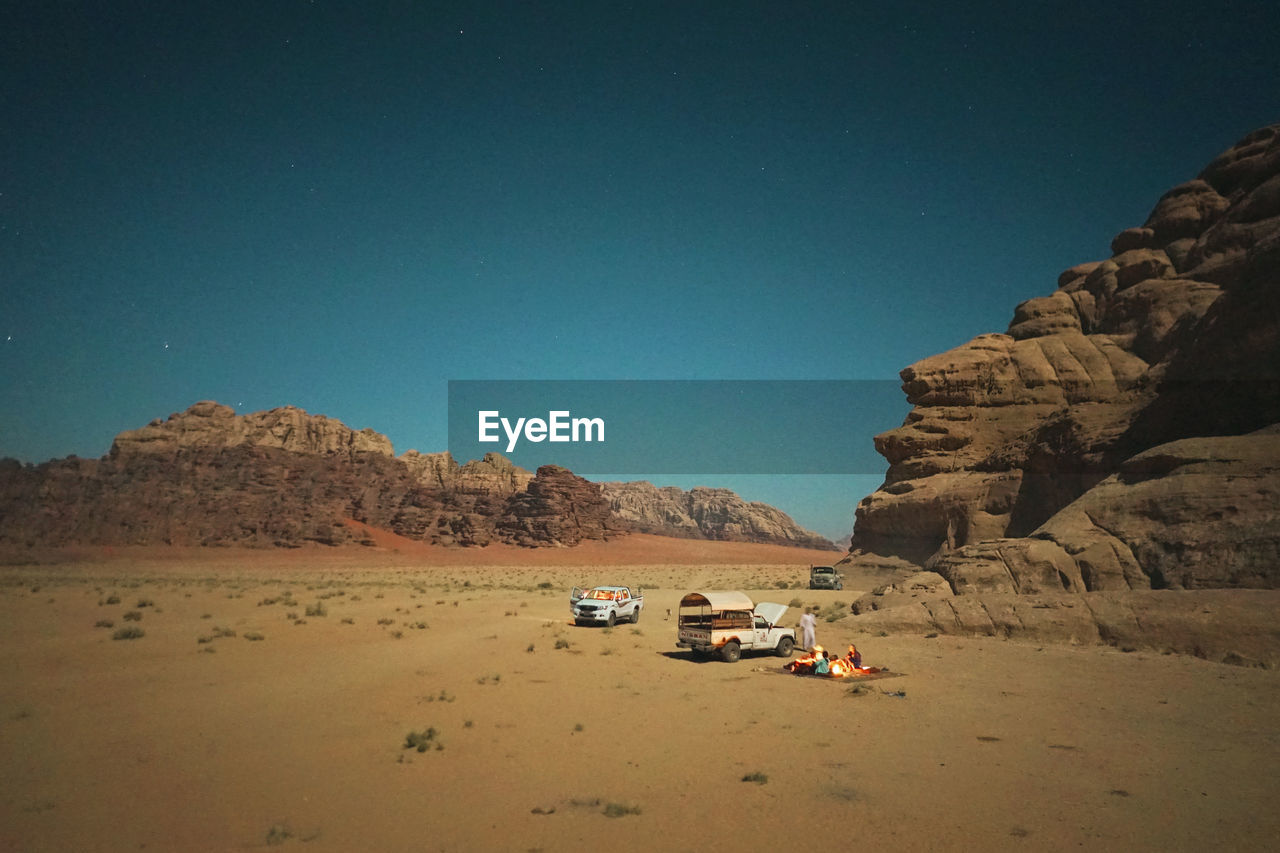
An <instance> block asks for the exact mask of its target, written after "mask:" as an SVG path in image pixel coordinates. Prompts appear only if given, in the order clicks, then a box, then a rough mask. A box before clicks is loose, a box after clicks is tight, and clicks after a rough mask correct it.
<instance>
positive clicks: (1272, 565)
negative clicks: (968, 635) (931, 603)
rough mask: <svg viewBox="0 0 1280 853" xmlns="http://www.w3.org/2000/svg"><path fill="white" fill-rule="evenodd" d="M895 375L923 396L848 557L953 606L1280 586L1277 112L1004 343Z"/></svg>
mask: <svg viewBox="0 0 1280 853" xmlns="http://www.w3.org/2000/svg"><path fill="white" fill-rule="evenodd" d="M901 377H902V381H903V390H904V392H905V393H906V395H907V398H908V401H909V402H910V403H911V404H912V405H913V407H914V408H913V409H912V411H911V412H910V414H909V415H908V416H907V418H906V421H905V422H904V423H903V425H902V426H901V427H899V428H898V429H895V430H891V431H889V432H887V433H884V434H882V435H879V436H877V437H876V439H875V441H876V448H877V450H878V451H879V452H880V453H881V454H882V455H883V456H884V457H885V458H886V460H888V462H889V470H888V473H887V476H886V479H885V483H884V485H883V486H882V487H881V488H880V489H879V490H878V491H876V492H875V493H873V494H872V495H869V496H868V497H867V498H865V499H864V500H863V501H862V502H861V503H860V505H859V507H858V510H857V516H856V524H855V528H854V536H853V540H852V549H851V552H850V554H851V557H852V560H853V562H854V564H855V565H863V566H875V567H884V566H896V567H899V568H901V569H902V570H903V571H902V574H904V575H905V574H906V573H908V572H909V571H910V570H913V569H914V570H919V569H923V568H927V569H929V570H931V571H932V572H934V573H936V575H937V576H939V577H940V578H941V579H942V580H943V581H945V584H944V585H943V586H944V587H945V590H946V594H947V595H958V596H960V597H961V598H963V597H964V595H965V594H974V593H977V594H989V595H997V596H998V595H1036V594H1048V593H1051V592H1052V593H1056V594H1062V593H1070V594H1077V595H1083V594H1089V593H1095V592H1115V591H1130V590H1133V591H1147V592H1149V591H1151V590H1164V589H1175V590H1206V589H1240V588H1249V589H1258V588H1266V589H1275V588H1280V427H1277V424H1280V125H1277V126H1272V127H1267V128H1263V129H1261V130H1258V131H1256V132H1254V133H1251V134H1249V135H1248V136H1246V137H1245V138H1244V139H1242V140H1241V141H1240V142H1239V143H1237V144H1236V145H1234V146H1233V147H1231V148H1230V149H1229V150H1227V151H1226V152H1225V153H1223V154H1222V155H1221V156H1219V157H1217V158H1216V159H1215V160H1214V161H1213V162H1212V163H1210V164H1209V165H1208V166H1207V167H1206V168H1205V169H1204V170H1203V171H1202V172H1201V173H1200V174H1199V176H1198V177H1196V178H1195V179H1193V180H1191V181H1188V182H1187V183H1184V184H1182V185H1180V186H1178V187H1175V188H1173V189H1172V190H1170V191H1169V192H1167V193H1165V195H1164V196H1163V197H1161V198H1160V199H1159V200H1158V201H1157V202H1156V204H1155V207H1154V209H1153V210H1152V212H1151V214H1150V216H1149V217H1148V218H1147V220H1146V222H1145V223H1143V225H1142V226H1140V227H1136V228H1130V229H1127V230H1125V231H1122V232H1121V233H1120V234H1118V235H1117V236H1116V237H1115V239H1114V240H1113V241H1112V244H1111V255H1110V257H1108V258H1106V259H1104V260H1101V261H1094V262H1090V263H1086V264H1081V265H1079V266H1075V267H1072V268H1071V269H1068V270H1067V271H1065V272H1064V273H1062V275H1061V276H1060V277H1059V279H1058V286H1057V289H1056V290H1055V291H1054V292H1052V293H1051V294H1049V295H1048V296H1041V297H1036V298H1033V299H1030V300H1028V301H1026V302H1024V303H1022V304H1021V305H1019V306H1018V307H1017V308H1016V309H1015V311H1014V315H1013V320H1012V322H1011V323H1010V324H1009V328H1008V329H1007V330H1006V332H1005V333H1004V334H986V335H980V336H979V337H977V338H975V339H974V340H972V341H970V342H969V343H967V344H965V345H964V346H961V347H958V348H957V349H954V350H951V351H949V352H945V353H942V354H940V355H935V356H931V357H929V358H926V359H924V360H923V361H920V362H917V363H916V364H913V365H911V366H910V367H908V368H906V369H905V370H903V371H902V373H901ZM919 580H920V579H919V578H917V586H918V587H919ZM924 587H929V588H930V589H933V590H934V591H937V589H938V586H937V584H932V585H931V584H928V583H926V584H925V585H924ZM924 587H919V589H924ZM919 589H918V590H917V593H918V595H919V596H923V598H926V599H927V598H930V597H932V596H931V595H930V594H926V593H920V592H919ZM884 594H886V593H885V591H883V590H882V594H881V595H880V596H879V597H878V598H877V597H876V596H872V597H869V598H868V600H867V601H865V602H862V603H861V604H860V605H858V609H861V610H864V611H865V610H872V609H881V608H882V606H883V605H884V604H885V599H884ZM891 598H892V596H891ZM958 600H960V599H957V601H958ZM1156 600H1157V601H1159V600H1162V599H1160V598H1157V599H1156ZM1163 600H1168V599H1163ZM1024 609H1025V608H1024ZM1130 615H1131V616H1132V613H1131V614H1130ZM946 618H949V617H944V618H943V619H942V620H940V621H943V622H945V621H946ZM988 623H990V620H988ZM1098 624H1101V623H1098Z"/></svg>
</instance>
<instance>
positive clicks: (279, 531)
mask: <svg viewBox="0 0 1280 853" xmlns="http://www.w3.org/2000/svg"><path fill="white" fill-rule="evenodd" d="M616 485H617V486H618V488H619V489H621V490H623V491H628V490H629V489H630V492H632V493H634V492H637V490H638V491H639V492H643V493H645V494H651V493H653V494H656V490H654V488H653V486H651V485H649V484H648V483H642V484H616ZM632 485H634V486H635V488H631V486H632ZM677 496H678V498H677ZM669 500H670V502H671V504H672V506H675V505H676V504H678V505H679V506H680V510H679V515H680V519H681V524H687V525H688V527H687V529H686V528H683V527H682V528H677V527H676V526H674V525H665V526H662V529H658V526H652V527H646V529H652V530H653V531H654V532H658V533H666V534H667V535H684V536H695V537H706V538H714V539H734V540H738V541H757V542H780V543H783V544H794V545H808V546H813V545H821V544H828V545H829V543H826V542H825V540H822V539H821V538H820V537H817V536H816V535H815V534H811V533H809V532H808V531H805V530H802V529H801V528H799V527H798V526H797V525H796V524H795V523H794V522H793V521H792V520H791V519H790V518H789V517H787V516H786V514H785V513H782V512H781V511H779V510H777V509H774V508H773V507H770V506H767V505H765V504H748V503H746V502H745V501H743V500H742V499H741V498H739V497H738V496H737V495H735V494H734V493H733V492H730V491H727V490H723V489H695V490H693V491H692V492H690V493H684V492H681V491H680V490H679V489H676V490H673V494H672V495H671V496H670V498H669ZM616 506H617V504H616V503H615V502H613V501H611V500H610V499H608V498H607V497H606V495H605V494H604V493H603V491H602V488H601V486H600V485H598V484H595V483H590V482H588V481H587V480H584V479H582V478H581V477H578V476H576V475H575V474H573V473H572V472H571V471H568V470H566V469H564V468H560V467H557V466H554V465H549V466H544V467H543V468H541V469H539V471H538V473H537V475H534V474H532V473H530V472H528V471H526V470H524V469H523V468H519V467H517V466H515V465H513V464H512V463H511V462H510V460H508V459H506V458H505V457H503V456H501V455H499V454H497V453H488V454H486V455H485V457H484V458H483V459H478V460H471V461H469V462H466V463H464V464H462V465H459V464H458V463H457V462H456V461H455V460H454V458H453V457H452V456H451V455H450V454H449V453H447V452H444V453H418V452H417V451H414V450H410V451H408V452H407V453H405V454H404V455H402V456H400V457H395V456H394V455H393V450H392V446H391V442H390V441H389V440H388V439H387V438H386V437H385V436H383V435H380V434H379V433H376V432H374V431H373V430H370V429H364V430H353V429H351V428H349V427H347V426H346V425H344V424H343V423H341V422H340V421H337V420H333V419H331V418H327V417H324V416H323V415H309V414H307V413H306V412H305V411H303V410H301V409H298V408H295V407H293V406H285V407H283V408H278V409H272V410H270V411H266V412H255V413H252V414H248V415H243V416H241V415H237V414H236V413H235V411H234V410H233V409H231V408H230V407H228V406H222V405H219V404H217V403H213V402H208V401H205V402H200V403H196V404H195V405H193V406H191V407H190V408H189V409H187V410H186V411H185V412H180V413H177V414H173V415H170V416H169V418H167V419H166V420H155V421H152V422H151V423H150V424H148V425H147V426H145V427H143V428H141V429H137V430H130V431H127V432H123V433H121V434H120V435H119V436H117V437H116V440H115V442H114V443H113V444H112V447H111V451H110V452H109V453H108V454H107V455H106V456H104V457H103V458H101V459H76V458H70V459H63V460H55V461H51V462H46V463H44V464H42V465H37V466H32V465H21V464H19V463H18V462H16V461H14V460H0V542H2V543H9V544H20V545H70V544H112V545H115V544H120V545H127V544H137V545H144V544H176V545H232V544H236V545H251V546H284V547H295V546H298V545H300V544H303V543H306V542H318V543H324V544H342V543H347V542H352V541H364V542H366V543H371V541H372V540H370V539H367V538H366V537H365V534H364V533H362V532H360V531H361V529H362V528H360V527H358V526H356V525H351V524H349V523H348V522H351V521H355V522H360V523H362V524H365V525H368V526H369V527H373V528H379V529H383V530H389V531H392V532H394V533H397V534H399V535H401V536H404V537H407V538H409V539H414V540H418V541H422V542H429V543H432V544H441V545H458V546H473V545H487V544H489V543H491V542H507V543H515V544H519V545H524V546H529V547H538V546H572V545H576V544H578V543H579V542H582V541H584V540H590V539H608V538H611V537H615V536H619V535H623V534H624V533H626V532H627V531H628V530H629V529H631V524H630V522H629V521H628V518H629V517H632V516H634V513H632V514H631V515H630V516H629V515H628V513H627V512H625V511H621V512H614V508H615V507H616Z"/></svg>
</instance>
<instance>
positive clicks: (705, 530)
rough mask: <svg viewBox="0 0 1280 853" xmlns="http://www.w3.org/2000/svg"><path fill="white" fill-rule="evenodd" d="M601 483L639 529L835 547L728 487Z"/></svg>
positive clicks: (615, 507) (613, 504) (612, 504)
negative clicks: (686, 489) (746, 499)
mask: <svg viewBox="0 0 1280 853" xmlns="http://www.w3.org/2000/svg"><path fill="white" fill-rule="evenodd" d="M601 487H602V489H603V492H604V497H605V499H606V500H607V501H608V502H609V505H610V507H612V509H613V513H614V515H616V516H617V517H619V518H621V519H623V520H625V521H626V522H628V523H629V524H630V525H631V527H632V528H633V529H635V530H638V531H640V532H642V533H656V534H659V535H661V536H678V537H683V538H687V539H719V540H725V541H731V542H769V543H775V544H779V545H792V546H800V547H805V548H829V549H832V550H835V545H833V544H832V543H831V542H830V541H829V540H827V539H825V538H823V537H822V536H819V535H818V534H817V533H814V532H813V531H811V530H805V529H804V528H803V527H801V526H800V525H798V524H796V523H795V521H793V520H792V518H791V517H790V516H789V515H787V514H786V513H785V512H783V511H782V510H780V509H778V508H776V507H773V506H770V505H769V504H766V503H760V502H759V501H752V502H747V501H744V500H743V499H742V498H741V497H739V496H738V495H737V494H735V493H734V492H732V491H730V490H728V489H713V488H707V487H705V486H696V487H694V488H692V489H690V490H689V491H687V492H686V491H684V490H683V489H680V488H677V487H675V486H664V487H662V488H658V487H657V486H654V485H653V484H652V483H648V482H645V481H643V480H641V481H636V482H630V483H602V484H601Z"/></svg>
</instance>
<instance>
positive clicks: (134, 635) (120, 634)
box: [111, 625, 147, 640]
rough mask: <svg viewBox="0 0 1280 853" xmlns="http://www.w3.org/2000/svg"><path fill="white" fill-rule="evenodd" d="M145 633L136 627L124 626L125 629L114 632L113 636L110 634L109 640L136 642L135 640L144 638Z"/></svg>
mask: <svg viewBox="0 0 1280 853" xmlns="http://www.w3.org/2000/svg"><path fill="white" fill-rule="evenodd" d="M146 633H147V632H146V631H143V630H142V629H141V628H139V627H138V626H137V625H126V626H125V627H123V628H121V629H119V630H118V631H116V632H115V633H114V634H112V635H111V639H113V640H136V639H138V638H139V637H144V636H146Z"/></svg>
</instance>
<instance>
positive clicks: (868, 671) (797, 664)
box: [787, 646, 880, 678]
mask: <svg viewBox="0 0 1280 853" xmlns="http://www.w3.org/2000/svg"><path fill="white" fill-rule="evenodd" d="M857 652H858V650H857V648H855V647H854V646H850V647H849V653H848V654H847V655H846V656H845V657H842V658H829V664H828V666H829V667H830V669H829V670H828V672H827V677H828V678H845V677H847V676H851V675H852V676H858V675H872V674H874V673H877V672H879V671H880V667H877V666H861V667H858V666H854V665H853V657H854V655H855V654H857ZM820 657H822V646H814V647H813V651H811V652H809V653H808V654H807V655H805V656H804V657H800V658H796V659H795V660H793V661H792V662H791V663H789V664H787V669H788V670H789V671H791V672H793V673H795V674H796V675H814V674H815V673H814V668H815V667H816V666H817V663H818V658H820Z"/></svg>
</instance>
